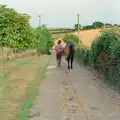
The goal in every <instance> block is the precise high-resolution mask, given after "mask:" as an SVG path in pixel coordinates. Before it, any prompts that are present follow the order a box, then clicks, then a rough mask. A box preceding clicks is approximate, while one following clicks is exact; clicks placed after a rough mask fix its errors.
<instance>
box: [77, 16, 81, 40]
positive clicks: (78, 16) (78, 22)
mask: <svg viewBox="0 0 120 120" xmlns="http://www.w3.org/2000/svg"><path fill="white" fill-rule="evenodd" d="M77 18H78V38H79V37H80V14H77ZM79 41H80V40H79Z"/></svg>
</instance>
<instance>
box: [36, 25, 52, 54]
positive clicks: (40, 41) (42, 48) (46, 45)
mask: <svg viewBox="0 0 120 120" xmlns="http://www.w3.org/2000/svg"><path fill="white" fill-rule="evenodd" d="M53 44H54V41H53V39H52V34H51V33H50V32H49V30H48V29H47V28H46V27H42V28H40V27H38V28H37V30H36V46H35V47H36V48H37V52H38V54H39V55H40V54H41V53H42V54H50V50H51V49H52V46H53Z"/></svg>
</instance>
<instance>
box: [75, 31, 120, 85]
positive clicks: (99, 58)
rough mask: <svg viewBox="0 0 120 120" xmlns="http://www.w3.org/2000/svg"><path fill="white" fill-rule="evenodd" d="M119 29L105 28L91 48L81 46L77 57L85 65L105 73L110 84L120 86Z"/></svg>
mask: <svg viewBox="0 0 120 120" xmlns="http://www.w3.org/2000/svg"><path fill="white" fill-rule="evenodd" d="M117 32H119V30H104V31H102V32H101V36H99V37H98V38H97V39H96V40H95V41H93V43H92V46H91V48H90V49H86V48H79V49H78V50H77V52H76V56H77V58H78V59H79V60H80V61H82V62H83V63H84V64H85V65H89V66H92V67H94V68H95V69H96V70H98V71H99V72H101V73H103V74H104V76H105V77H106V81H107V82H108V83H109V84H110V85H115V86H117V87H119V86H120V38H119V37H118V35H117Z"/></svg>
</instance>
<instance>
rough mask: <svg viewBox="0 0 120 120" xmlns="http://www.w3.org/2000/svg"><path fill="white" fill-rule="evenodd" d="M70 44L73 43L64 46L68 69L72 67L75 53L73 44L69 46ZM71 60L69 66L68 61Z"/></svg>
mask: <svg viewBox="0 0 120 120" xmlns="http://www.w3.org/2000/svg"><path fill="white" fill-rule="evenodd" d="M71 45H72V46H74V45H73V44H66V46H65V48H64V53H65V54H66V56H67V58H66V60H67V62H68V69H70V68H71V69H73V60H74V55H75V51H76V48H75V46H74V47H72V48H71ZM70 62H71V66H70V64H69V63H70Z"/></svg>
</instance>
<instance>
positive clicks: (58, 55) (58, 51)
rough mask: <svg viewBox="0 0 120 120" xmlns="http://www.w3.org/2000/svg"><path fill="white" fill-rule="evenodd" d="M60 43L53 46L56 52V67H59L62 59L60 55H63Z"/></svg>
mask: <svg viewBox="0 0 120 120" xmlns="http://www.w3.org/2000/svg"><path fill="white" fill-rule="evenodd" d="M61 43H62V41H61V40H59V41H58V43H57V45H56V46H55V51H56V60H57V66H58V67H60V65H61V59H62V53H63V46H62V45H61Z"/></svg>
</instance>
